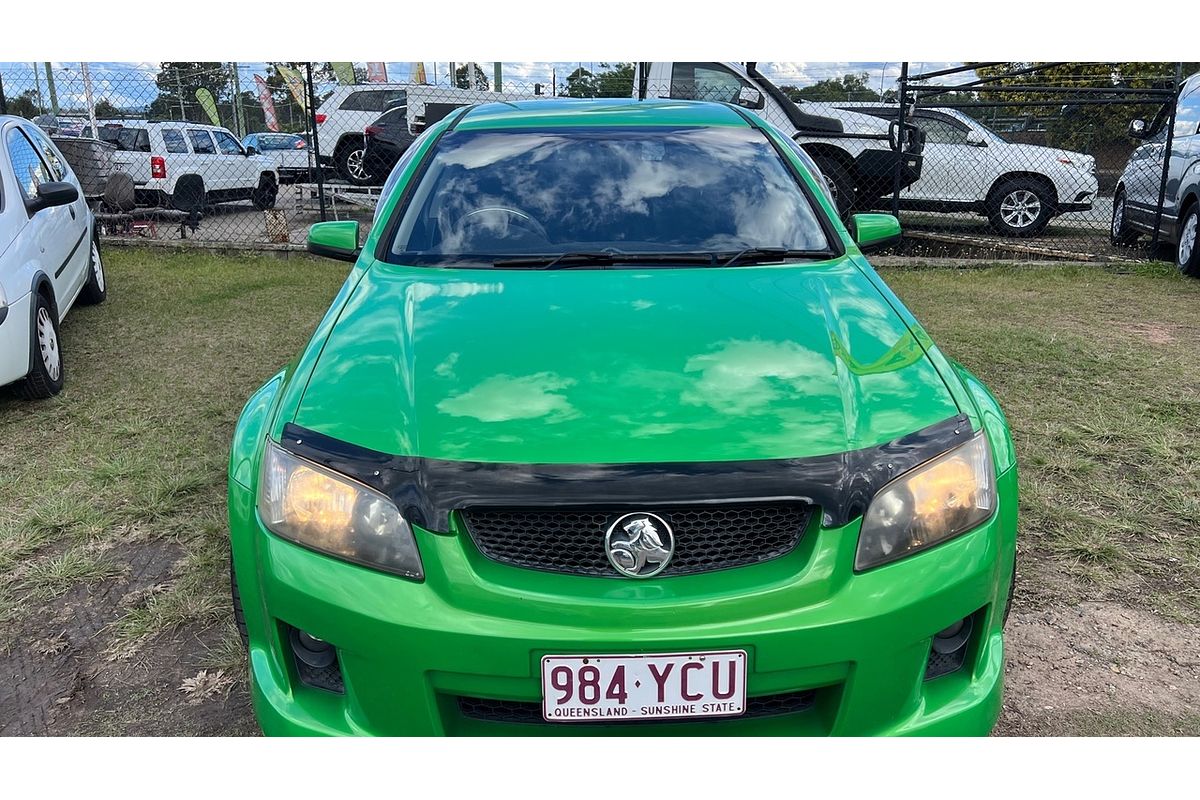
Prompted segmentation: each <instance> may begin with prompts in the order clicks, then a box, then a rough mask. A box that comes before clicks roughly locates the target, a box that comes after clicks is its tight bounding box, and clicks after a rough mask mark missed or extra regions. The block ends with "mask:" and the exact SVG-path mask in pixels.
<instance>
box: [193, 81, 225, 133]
mask: <svg viewBox="0 0 1200 800" xmlns="http://www.w3.org/2000/svg"><path fill="white" fill-rule="evenodd" d="M196 99H197V100H199V101H200V107H201V108H203V109H204V113H206V114H208V118H209V119H211V120H212V124H213V125H220V124H221V115H220V114H218V113H217V101H216V98H214V97H213V93H212V92H210V91H209V90H208V89H205V88H204V87H203V86H201V87H200V88H199V89H197V90H196Z"/></svg>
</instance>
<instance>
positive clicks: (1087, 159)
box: [988, 141, 1096, 172]
mask: <svg viewBox="0 0 1200 800" xmlns="http://www.w3.org/2000/svg"><path fill="white" fill-rule="evenodd" d="M988 147H989V148H993V149H994V151H995V155H996V156H997V157H1000V158H1005V159H1020V161H1021V163H1019V164H1018V163H1013V164H1010V165H1008V166H1011V167H1012V168H1014V169H1016V168H1021V167H1024V168H1026V169H1030V170H1034V171H1039V172H1045V171H1046V170H1049V169H1052V168H1054V167H1065V166H1073V167H1076V168H1078V169H1083V170H1091V169H1093V168H1094V167H1095V165H1096V159H1095V157H1094V156H1089V155H1087V154H1085V153H1076V152H1075V151H1074V150H1061V149H1059V148H1057V147H1043V146H1042V145H1039V144H1022V143H1020V142H998V141H989V142H988ZM1064 159H1065V161H1069V162H1070V163H1069V164H1067V163H1064Z"/></svg>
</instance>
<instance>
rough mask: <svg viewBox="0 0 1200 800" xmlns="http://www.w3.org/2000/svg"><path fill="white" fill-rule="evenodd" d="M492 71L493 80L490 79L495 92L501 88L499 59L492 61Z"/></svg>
mask: <svg viewBox="0 0 1200 800" xmlns="http://www.w3.org/2000/svg"><path fill="white" fill-rule="evenodd" d="M492 72H493V73H494V75H493V78H494V80H493V81H492V83H493V84H494V85H495V86H494V88H495V90H496V91H497V92H499V91H501V90H502V89H503V79H502V78H501V75H500V72H501V70H500V62H499V61H493V62H492Z"/></svg>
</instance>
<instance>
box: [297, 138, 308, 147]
mask: <svg viewBox="0 0 1200 800" xmlns="http://www.w3.org/2000/svg"><path fill="white" fill-rule="evenodd" d="M306 147H308V145H307V144H305V143H304V140H303V139H297V140H296V149H297V150H303V149H304V148H306Z"/></svg>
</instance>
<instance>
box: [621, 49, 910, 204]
mask: <svg viewBox="0 0 1200 800" xmlns="http://www.w3.org/2000/svg"><path fill="white" fill-rule="evenodd" d="M633 80H634V86H633V96H634V97H637V98H640V99H643V100H644V99H646V98H648V97H664V98H675V99H681V100H714V101H719V102H725V103H733V104H734V105H737V106H741V107H742V108H745V109H747V110H748V111H753V112H754V113H755V114H758V115H759V116H760V117H762V118H763V119H765V120H767V121H768V122H770V123H771V124H773V125H774V126H775V127H777V128H779V129H780V130H781V131H783V132H784V133H785V134H787V135H788V136H791V137H792V139H793V140H794V141H795V142H796V143H797V144H798V145H799V146H800V147H801V148H803V149H804V151H805V152H807V153H808V154H809V155H810V156H811V157H812V159H813V161H815V162H816V164H817V167H818V168H819V169H820V170H821V173H822V174H823V175H824V177H825V180H826V182H827V183H828V184H829V188H830V189H831V191H832V192H833V194H834V196H835V198H836V201H837V206H838V210H839V211H840V212H842V213H843V214H845V213H847V212H849V211H851V210H854V209H856V208H869V207H871V206H873V205H875V203H876V201H877V200H878V199H879V198H881V197H883V196H885V195H890V194H891V193H892V191H893V187H894V185H895V176H896V172H897V167H898V168H899V176H900V185H901V187H904V186H908V185H909V184H911V183H913V182H914V181H916V180H917V179H918V178H920V176H921V169H922V166H921V149H922V145H923V139H922V137H921V134H920V132H919V131H918V130H917V129H916V128H913V127H911V126H905V130H904V137H903V138H904V143H903V147H904V149H903V151H901V150H900V149H899V144H900V138H901V137H900V130H899V126H898V125H897V124H896V123H895V122H888V121H886V120H882V119H880V118H879V117H874V116H871V115H869V114H861V113H858V112H854V111H844V110H841V109H839V108H837V107H836V106H833V105H831V104H828V103H807V102H799V103H797V102H794V101H792V100H789V99H788V98H787V96H786V95H784V93H783V92H782V91H781V90H780V89H779V88H778V87H777V86H775V84H773V83H771V81H769V80H768V79H767V78H766V77H765V76H764V75H762V73H760V72H759V71H758V69H757V66H756V62H753V61H750V62H747V63H746V64H745V65H742V64H737V63H734V62H730V61H653V62H648V61H643V62H638V63H637V65H636V68H635V72H634V78H633Z"/></svg>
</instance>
